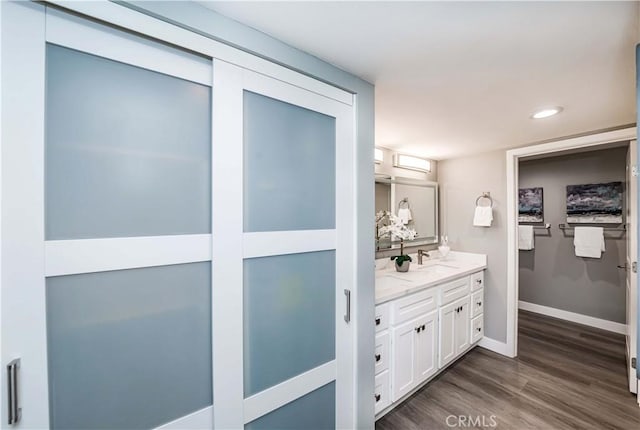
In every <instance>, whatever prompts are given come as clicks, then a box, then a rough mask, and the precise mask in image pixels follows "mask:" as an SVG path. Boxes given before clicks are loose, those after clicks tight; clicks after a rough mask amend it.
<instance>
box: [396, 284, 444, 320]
mask: <svg viewBox="0 0 640 430" xmlns="http://www.w3.org/2000/svg"><path fill="white" fill-rule="evenodd" d="M437 294H438V288H437V287H432V288H427V289H426V290H422V291H419V292H417V293H413V294H411V295H409V296H407V297H404V298H402V299H397V300H394V301H393V302H392V309H391V324H399V323H401V322H405V321H409V320H410V319H413V318H416V317H418V316H420V315H423V314H426V313H427V312H429V311H432V310H434V309H436V308H437V307H438V297H437Z"/></svg>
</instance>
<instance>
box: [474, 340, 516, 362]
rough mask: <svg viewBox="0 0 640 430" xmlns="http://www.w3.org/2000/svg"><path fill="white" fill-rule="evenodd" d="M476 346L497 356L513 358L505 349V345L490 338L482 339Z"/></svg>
mask: <svg viewBox="0 0 640 430" xmlns="http://www.w3.org/2000/svg"><path fill="white" fill-rule="evenodd" d="M478 346H479V347H481V348H484V349H488V350H489V351H493V352H497V353H498V354H501V355H505V356H507V357H510V358H513V355H512V354H511V353H510V351H509V349H508V348H507V344H506V343H504V342H500V341H498V340H495V339H491V338H490V337H486V336H485V337H483V338H482V339H481V340H480V342H479V343H478Z"/></svg>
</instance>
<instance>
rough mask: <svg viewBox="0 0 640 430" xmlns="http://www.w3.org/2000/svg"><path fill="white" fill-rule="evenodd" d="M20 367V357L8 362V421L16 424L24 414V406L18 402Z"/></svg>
mask: <svg viewBox="0 0 640 430" xmlns="http://www.w3.org/2000/svg"><path fill="white" fill-rule="evenodd" d="M19 368H20V359H19V358H16V359H15V360H13V361H11V363H9V364H7V394H8V395H7V403H8V406H9V407H8V408H7V411H8V412H7V422H8V423H9V424H16V423H17V422H18V421H20V417H21V416H22V408H20V405H19V403H18V369H19Z"/></svg>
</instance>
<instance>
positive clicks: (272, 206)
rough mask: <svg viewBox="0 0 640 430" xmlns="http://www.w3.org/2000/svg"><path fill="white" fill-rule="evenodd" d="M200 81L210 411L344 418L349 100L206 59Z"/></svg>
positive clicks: (300, 422)
mask: <svg viewBox="0 0 640 430" xmlns="http://www.w3.org/2000/svg"><path fill="white" fill-rule="evenodd" d="M214 87H215V88H216V92H215V93H214V106H215V107H216V108H215V109H214V124H215V128H214V142H216V143H217V144H216V145H214V154H213V160H214V184H215V186H216V190H217V192H216V194H214V208H216V210H215V212H214V231H213V236H214V261H217V262H221V261H225V262H224V264H221V263H220V264H216V265H215V268H214V284H215V285H217V286H218V287H219V288H216V289H215V290H214V312H213V314H214V338H215V339H216V342H215V344H214V356H215V358H216V359H215V361H214V379H215V380H216V385H215V386H214V396H215V398H216V403H215V404H214V407H215V414H214V415H215V425H216V427H217V428H242V427H245V428H247V429H272V428H278V429H300V428H306V429H326V428H334V427H336V428H352V427H353V422H354V421H353V403H354V398H353V392H354V387H353V350H352V345H353V330H352V323H351V322H350V320H349V312H350V310H349V309H348V306H349V299H348V294H349V290H350V289H352V288H353V279H354V267H353V236H354V228H353V227H354V219H353V218H354V199H353V196H354V193H353V183H354V181H353V170H352V169H351V166H352V163H353V128H352V124H353V107H352V106H350V105H347V104H343V103H341V102H337V101H335V100H331V99H329V98H327V97H325V96H323V95H321V94H317V93H313V92H310V91H308V90H305V89H302V88H299V87H296V86H293V85H290V84H286V83H284V82H282V81H279V80H277V79H273V78H268V77H265V76H263V75H260V74H258V73H255V72H252V71H249V70H245V69H241V68H239V67H237V66H234V65H231V64H228V63H225V62H222V61H217V60H215V61H214ZM238 238H241V239H240V240H238ZM223 259H224V260H223Z"/></svg>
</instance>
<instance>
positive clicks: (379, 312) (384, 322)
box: [375, 303, 389, 333]
mask: <svg viewBox="0 0 640 430" xmlns="http://www.w3.org/2000/svg"><path fill="white" fill-rule="evenodd" d="M375 324H376V333H378V332H381V331H382V330H386V329H387V328H389V303H383V304H381V305H378V306H376V318H375Z"/></svg>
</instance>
